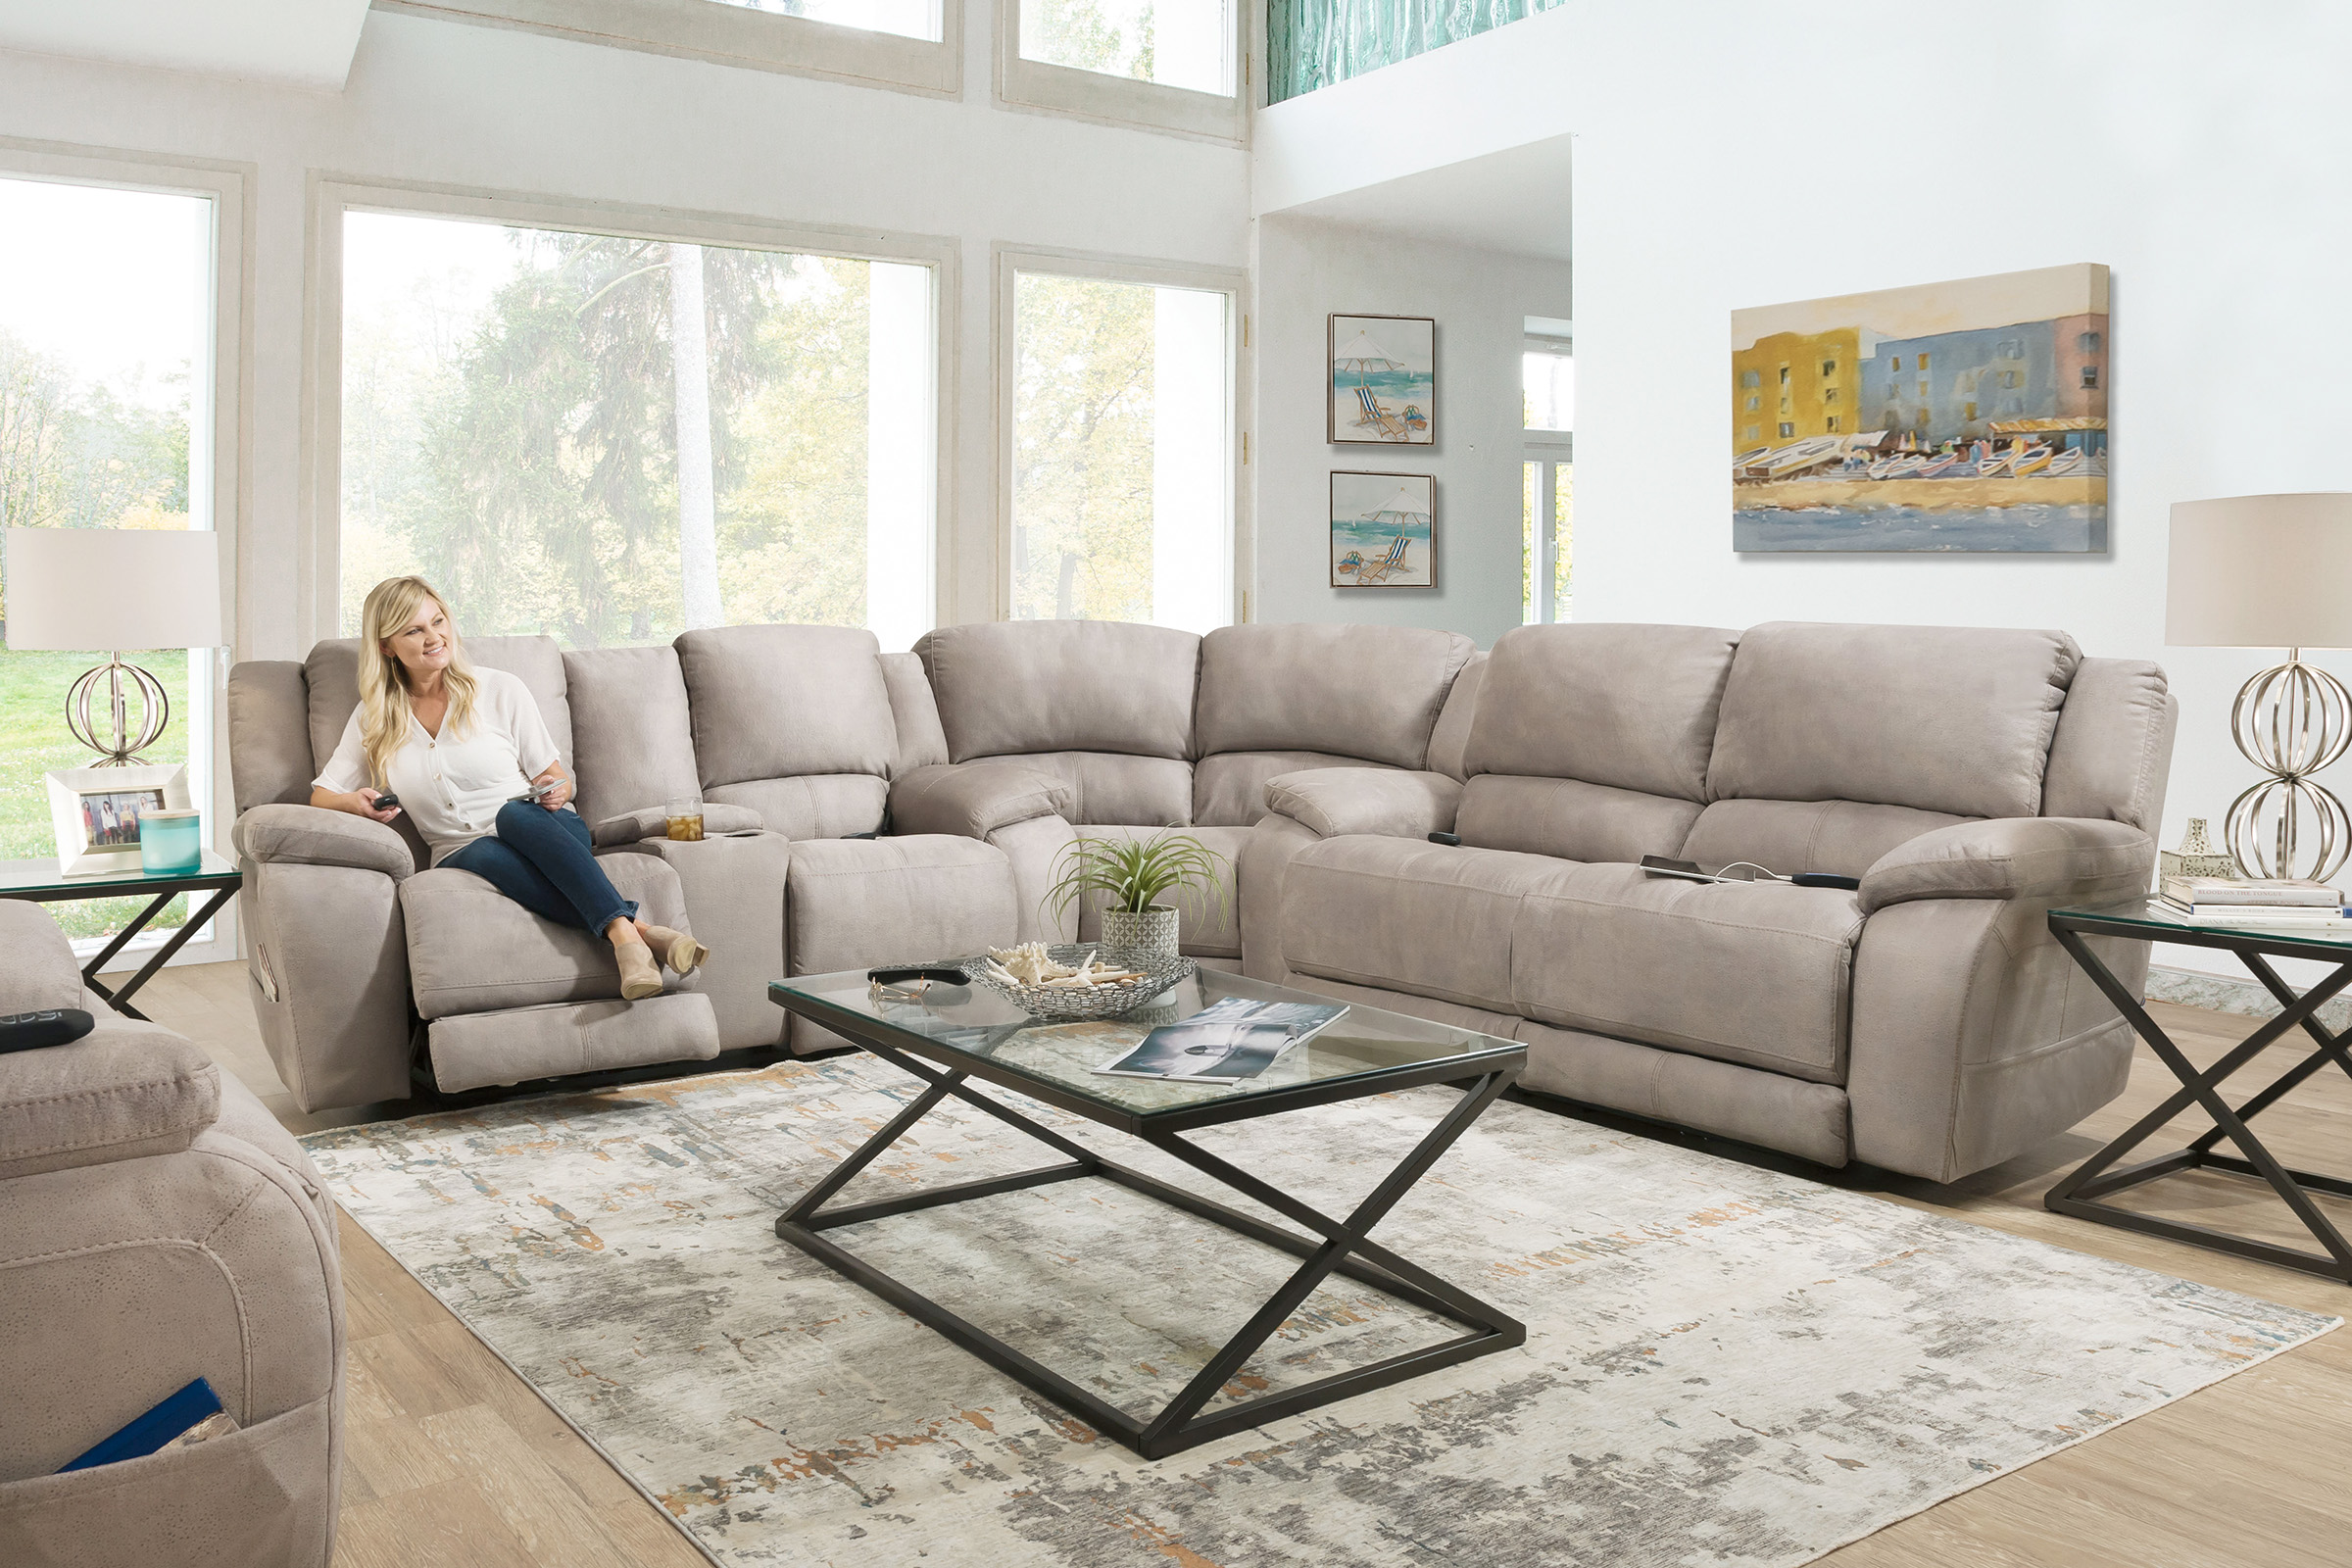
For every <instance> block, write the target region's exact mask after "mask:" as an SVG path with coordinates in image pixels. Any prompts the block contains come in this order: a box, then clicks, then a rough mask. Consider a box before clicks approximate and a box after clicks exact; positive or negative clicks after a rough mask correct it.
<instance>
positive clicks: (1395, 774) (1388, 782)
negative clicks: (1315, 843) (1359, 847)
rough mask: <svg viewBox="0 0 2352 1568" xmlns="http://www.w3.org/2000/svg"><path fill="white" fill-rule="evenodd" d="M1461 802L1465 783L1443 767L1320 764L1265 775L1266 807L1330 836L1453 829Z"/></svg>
mask: <svg viewBox="0 0 2352 1568" xmlns="http://www.w3.org/2000/svg"><path fill="white" fill-rule="evenodd" d="M1461 804H1462V787H1461V785H1460V784H1458V783H1456V782H1455V781H1454V780H1452V779H1450V778H1447V777H1446V775H1445V774H1443V773H1413V772H1406V771H1405V770H1403V769H1401V768H1393V767H1317V768H1309V769H1307V770H1306V771H1305V772H1301V773H1278V774H1276V775H1275V776H1274V777H1272V778H1270V779H1268V780H1266V806H1267V809H1270V810H1272V811H1275V812H1277V813H1279V814H1280V815H1283V816H1287V817H1289V818H1290V819H1291V820H1292V821H1294V822H1297V823H1298V824H1299V826H1301V827H1303V828H1306V829H1307V830H1308V831H1310V832H1312V833H1314V834H1315V835H1316V836H1317V837H1320V838H1327V839H1328V838H1337V837H1339V836H1340V835H1341V834H1343V833H1372V834H1377V835H1379V836H1380V837H1382V838H1392V839H1421V838H1427V837H1428V836H1429V835H1430V834H1432V833H1449V832H1451V831H1452V830H1453V814H1454V812H1455V811H1456V810H1457V809H1459V808H1460V807H1461Z"/></svg>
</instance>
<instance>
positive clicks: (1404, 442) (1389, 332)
mask: <svg viewBox="0 0 2352 1568" xmlns="http://www.w3.org/2000/svg"><path fill="white" fill-rule="evenodd" d="M1330 347H1331V387H1330V392H1331V397H1330V407H1329V408H1328V409H1327V410H1326V411H1325V417H1326V420H1327V422H1326V425H1325V430H1326V438H1327V439H1328V440H1330V441H1331V442H1332V443H1333V444H1334V445H1341V444H1346V443H1350V442H1363V443H1366V444H1368V445H1372V446H1419V447H1425V446H1429V445H1431V444H1432V443H1433V442H1435V441H1436V440H1437V438H1438V323H1437V322H1436V321H1434V320H1432V319H1429V318H1428V317H1426V316H1334V317H1332V318H1331V340H1330Z"/></svg>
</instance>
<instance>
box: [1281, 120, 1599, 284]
mask: <svg viewBox="0 0 2352 1568" xmlns="http://www.w3.org/2000/svg"><path fill="white" fill-rule="evenodd" d="M1573 141H1574V138H1573V137H1569V136H1551V137H1547V138H1545V139H1544V140H1543V141H1533V142H1529V143H1527V144H1525V145H1524V146H1519V147H1512V148H1509V149H1507V150H1505V151H1503V152H1498V153H1488V154H1486V155H1485V156H1483V157H1479V158H1471V159H1466V160H1464V161H1463V162H1461V163H1458V164H1448V165H1446V167H1444V168H1443V169H1428V170H1423V171H1422V172H1419V173H1414V174H1405V175H1403V176H1401V177H1399V178H1397V179H1388V180H1383V181H1381V182H1380V183H1379V184H1377V185H1363V186H1359V187H1357V188H1356V189H1354V190H1351V191H1346V192H1343V193H1342V194H1340V195H1337V196H1324V197H1321V198H1318V199H1317V200H1315V201H1311V202H1300V203H1299V204H1298V205H1297V206H1295V207H1287V208H1283V209H1281V211H1282V212H1284V213H1285V214H1286V215H1292V216H1297V217H1301V218H1318V219H1322V220H1325V221H1329V222H1335V223H1347V224H1348V225H1350V226H1351V227H1356V228H1372V229H1378V230H1380V231H1382V232H1383V233H1391V234H1402V235H1406V236H1408V237H1410V238H1414V239H1434V240H1444V241H1446V242H1447V243H1449V244H1454V245H1468V246H1472V247H1475V248H1476V249H1479V250H1490V251H1506V252H1509V253H1511V254H1512V255H1516V256H1540V257H1543V258H1544V259H1546V260H1549V261H1559V262H1565V261H1569V260H1571V258H1570V256H1569V246H1568V240H1569V231H1570V221H1569V201H1568V198H1569V193H1570V188H1571V186H1570V179H1569V159H1570V145H1571V143H1572V142H1573Z"/></svg>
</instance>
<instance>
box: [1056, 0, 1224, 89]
mask: <svg viewBox="0 0 2352 1568" xmlns="http://www.w3.org/2000/svg"><path fill="white" fill-rule="evenodd" d="M1020 8H1021V58H1022V59H1024V60H1036V61H1042V62H1043V63H1045V64H1047V65H1050V66H1066V67H1069V68H1070V69H1072V70H1075V71H1094V72H1100V73H1103V74H1104V75H1110V76H1126V77H1129V78H1131V79H1133V80H1136V81H1150V82H1156V83H1158V84H1159V85H1161V86H1163V87H1184V88H1189V89H1190V90H1192V91H1194V92H1206V93H1217V94H1220V95H1225V94H1230V93H1232V91H1233V75H1234V72H1233V46H1234V40H1235V37H1236V31H1235V27H1234V19H1233V9H1232V6H1231V4H1230V3H1229V0H1020Z"/></svg>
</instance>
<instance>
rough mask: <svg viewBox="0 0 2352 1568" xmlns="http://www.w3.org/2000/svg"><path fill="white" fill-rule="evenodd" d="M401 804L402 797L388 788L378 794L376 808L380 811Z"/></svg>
mask: <svg viewBox="0 0 2352 1568" xmlns="http://www.w3.org/2000/svg"><path fill="white" fill-rule="evenodd" d="M399 804H400V797H399V796H397V795H394V794H392V793H391V792H390V791H388V790H387V791H386V792H385V793H383V794H381V795H378V796H377V797H376V798H375V802H374V805H375V809H377V810H379V811H389V810H390V809H392V808H394V807H395V806H398V805H399Z"/></svg>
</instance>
